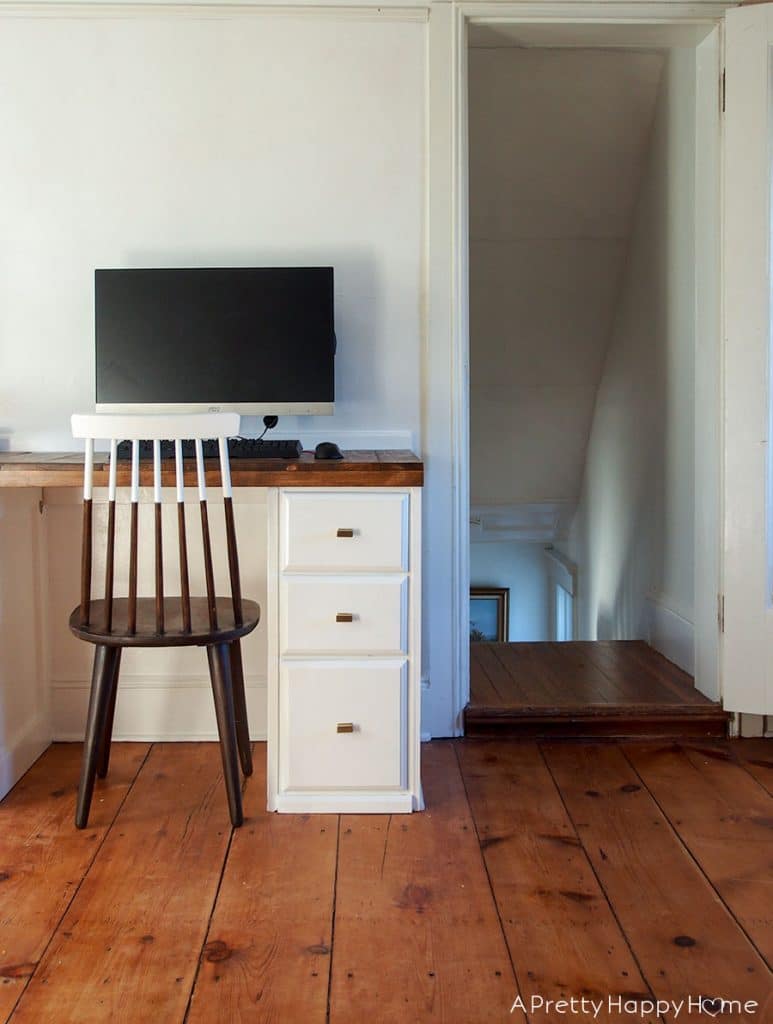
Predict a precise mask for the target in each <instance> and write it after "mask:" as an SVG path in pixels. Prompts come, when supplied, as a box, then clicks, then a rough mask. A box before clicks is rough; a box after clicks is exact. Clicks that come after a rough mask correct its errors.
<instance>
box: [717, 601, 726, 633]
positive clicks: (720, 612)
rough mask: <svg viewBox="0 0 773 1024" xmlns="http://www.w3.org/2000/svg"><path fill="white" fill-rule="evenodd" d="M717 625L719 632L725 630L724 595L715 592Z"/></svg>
mask: <svg viewBox="0 0 773 1024" xmlns="http://www.w3.org/2000/svg"><path fill="white" fill-rule="evenodd" d="M717 625H718V626H719V632H720V633H724V632H725V595H724V594H717Z"/></svg>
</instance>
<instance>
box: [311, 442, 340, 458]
mask: <svg viewBox="0 0 773 1024" xmlns="http://www.w3.org/2000/svg"><path fill="white" fill-rule="evenodd" d="M314 458H315V459H342V458H343V455H342V454H341V449H340V448H339V447H338V445H337V444H335V443H334V442H333V441H320V443H319V444H318V445H317V447H316V448H315V449H314Z"/></svg>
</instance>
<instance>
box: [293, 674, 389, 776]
mask: <svg viewBox="0 0 773 1024" xmlns="http://www.w3.org/2000/svg"><path fill="white" fill-rule="evenodd" d="M406 680H407V666H406V663H405V662H402V661H392V662H380V663H378V662H376V663H373V664H363V663H359V664H357V663H352V662H349V663H347V662H325V663H320V662H317V663H310V662H296V663H285V664H284V665H283V666H282V669H281V673H280V714H281V716H282V719H283V730H282V742H281V746H280V755H279V756H280V775H281V785H282V786H283V788H286V789H288V790H298V789H316V790H319V789H401V788H404V786H405V779H406V772H405V760H406V758H405V736H404V724H403V723H404V722H405V713H404V712H405V695H406Z"/></svg>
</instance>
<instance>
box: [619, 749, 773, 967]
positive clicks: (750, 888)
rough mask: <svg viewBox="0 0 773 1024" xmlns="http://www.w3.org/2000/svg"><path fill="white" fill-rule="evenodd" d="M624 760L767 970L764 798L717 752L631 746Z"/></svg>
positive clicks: (770, 857)
mask: <svg viewBox="0 0 773 1024" xmlns="http://www.w3.org/2000/svg"><path fill="white" fill-rule="evenodd" d="M625 753H626V756H627V758H628V760H629V761H630V763H631V764H632V765H633V767H634V768H635V770H636V771H637V772H638V774H639V776H640V777H641V778H642V779H643V781H644V783H645V784H646V786H647V788H648V789H649V791H650V793H652V795H653V796H654V797H655V799H656V800H657V802H658V804H659V805H660V808H661V810H662V811H663V813H664V814H665V815H666V817H667V818H668V820H669V822H670V823H671V826H672V828H673V829H674V830H675V831H676V833H677V834H678V835H679V837H680V838H681V839H682V842H683V843H684V844H685V845H686V846H687V847H688V849H689V850H690V852H691V853H692V855H693V857H694V858H695V859H696V861H697V862H698V864H699V865H700V866H701V868H702V870H703V872H704V874H705V875H706V876H707V878H708V879H709V881H710V882H711V884H712V885H713V886H714V888H715V889H716V890H717V892H718V893H719V895H720V896H721V897H722V899H723V900H724V901H725V903H726V904H727V906H728V908H729V909H730V911H731V912H732V913H733V915H734V916H735V917H736V919H737V920H738V921H739V923H740V924H741V925H742V927H743V928H744V930H745V931H746V934H747V935H748V936H749V937H750V938H751V940H752V942H754V944H755V945H756V947H757V949H758V950H759V951H760V953H761V954H762V956H763V957H765V959H766V960H767V963H768V966H771V964H773V898H772V896H771V888H772V887H773V818H771V816H770V811H771V806H770V796H769V795H768V794H767V793H766V792H765V790H764V789H763V788H762V787H761V786H760V785H759V784H758V783H757V782H756V781H755V780H754V779H753V778H752V777H751V776H750V775H748V774H747V773H746V772H745V771H744V769H743V768H742V767H741V766H740V765H737V764H735V763H734V762H733V760H732V759H731V755H730V754H729V753H726V752H725V751H724V750H722V749H721V748H718V747H715V748H699V749H696V748H695V747H691V746H690V745H687V744H682V745H674V744H666V745H662V744H658V745H655V746H652V745H649V746H639V745H638V744H630V745H629V746H627V747H626V748H625Z"/></svg>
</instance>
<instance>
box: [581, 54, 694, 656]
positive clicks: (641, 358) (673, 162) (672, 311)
mask: <svg viewBox="0 0 773 1024" xmlns="http://www.w3.org/2000/svg"><path fill="white" fill-rule="evenodd" d="M694 111H695V52H694V50H690V49H684V50H673V51H671V52H670V55H669V61H668V65H667V68H666V73H665V74H664V78H663V82H662V84H661V89H660V93H659V96H658V103H657V108H656V118H655V123H654V126H653V133H652V140H651V143H650V148H649V155H648V161H647V166H646V171H645V176H644V179H643V181H642V186H641V191H640V194H639V201H638V206H637V210H636V218H635V226H634V232H633V237H632V240H631V244H630V249H629V253H628V263H627V268H626V272H625V278H624V281H623V285H622V289H621V292H620V297H619V303H618V308H617V313H616V317H615V325H614V330H613V334H612V339H611V342H610V345H609V349H608V352H607V356H606V361H605V365H604V372H603V375H602V379H601V383H600V385H599V389H598V394H597V398H596V407H595V413H594V418H593V426H592V429H591V434H590V440H589V444H588V451H587V458H586V464H585V472H584V477H583V484H582V491H581V497H580V503H579V507H578V511H577V514H576V516H575V519H574V522H573V525H572V529H571V534H570V542H569V544H568V552H569V555H570V557H571V558H572V559H573V560H574V561H575V562H576V563H577V564H578V566H579V595H580V598H579V614H580V631H579V635H580V637H583V638H587V639H596V638H598V639H610V638H612V639H615V638H617V639H625V638H636V637H641V638H645V639H647V638H650V623H651V621H652V619H653V608H654V614H655V620H656V629H657V628H660V627H658V626H657V622H659V621H660V622H661V624H662V618H663V616H665V617H666V619H668V618H669V617H673V616H676V619H677V620H679V621H678V622H677V623H676V625H677V627H678V628H679V629H682V631H683V630H684V628H685V627H686V628H687V629H688V630H689V629H691V623H692V621H693V619H692V616H693V590H694V588H693V562H694V556H693V538H694V524H693V516H694V476H693V465H694V462H693V459H694V455H693V445H694V436H695V435H694V397H693V396H694V373H695V362H694V348H695V331H694V317H695V309H694V302H695V292H694V241H693V239H694V227H695V225H694V206H693V202H694V175H695V117H694ZM680 624H681V625H680ZM653 639H654V642H656V643H657V642H658V641H657V638H653ZM688 646H689V645H688ZM685 667H688V668H689V666H685Z"/></svg>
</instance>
